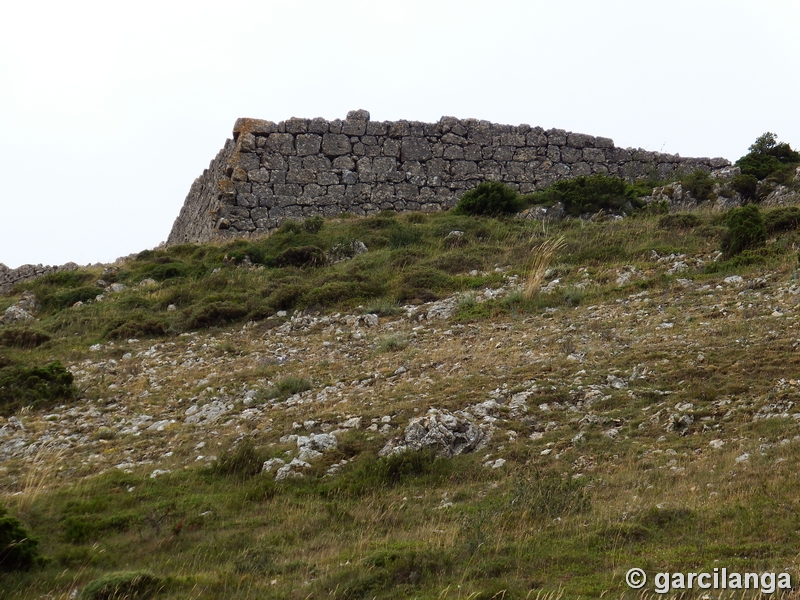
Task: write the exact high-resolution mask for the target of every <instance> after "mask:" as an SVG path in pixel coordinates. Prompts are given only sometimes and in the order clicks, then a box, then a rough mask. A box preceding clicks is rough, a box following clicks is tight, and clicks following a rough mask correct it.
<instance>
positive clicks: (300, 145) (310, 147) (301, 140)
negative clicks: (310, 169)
mask: <svg viewBox="0 0 800 600" xmlns="http://www.w3.org/2000/svg"><path fill="white" fill-rule="evenodd" d="M321 144H322V137H320V136H319V135H317V134H316V133H301V134H300V135H298V136H297V139H296V140H295V145H296V146H297V155H298V156H308V155H309V154H317V153H318V152H319V149H320V145H321Z"/></svg>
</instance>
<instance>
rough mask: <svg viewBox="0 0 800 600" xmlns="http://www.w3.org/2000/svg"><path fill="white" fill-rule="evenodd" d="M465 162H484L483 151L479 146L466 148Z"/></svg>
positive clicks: (472, 145)
mask: <svg viewBox="0 0 800 600" xmlns="http://www.w3.org/2000/svg"><path fill="white" fill-rule="evenodd" d="M464 159H465V160H483V149H482V148H481V147H480V146H479V145H478V144H467V145H466V146H464Z"/></svg>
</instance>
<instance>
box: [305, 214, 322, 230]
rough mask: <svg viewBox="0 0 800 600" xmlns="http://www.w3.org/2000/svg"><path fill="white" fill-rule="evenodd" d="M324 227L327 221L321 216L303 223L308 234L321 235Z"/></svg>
mask: <svg viewBox="0 0 800 600" xmlns="http://www.w3.org/2000/svg"><path fill="white" fill-rule="evenodd" d="M323 225H325V219H323V218H322V217H320V216H319V215H317V216H314V217H310V218H308V219H306V220H305V221H303V231H307V232H308V233H319V232H320V230H321V229H322V226H323Z"/></svg>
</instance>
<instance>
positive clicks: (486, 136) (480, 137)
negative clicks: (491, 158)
mask: <svg viewBox="0 0 800 600" xmlns="http://www.w3.org/2000/svg"><path fill="white" fill-rule="evenodd" d="M467 140H469V142H470V143H471V144H477V145H478V146H489V145H490V144H491V143H492V130H491V127H490V126H489V125H487V124H483V123H480V124H475V125H473V126H472V127H470V128H469V133H468V134H467Z"/></svg>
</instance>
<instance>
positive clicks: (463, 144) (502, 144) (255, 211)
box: [167, 110, 730, 245]
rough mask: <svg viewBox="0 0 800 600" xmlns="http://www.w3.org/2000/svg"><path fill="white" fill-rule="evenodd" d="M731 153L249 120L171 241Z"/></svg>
mask: <svg viewBox="0 0 800 600" xmlns="http://www.w3.org/2000/svg"><path fill="white" fill-rule="evenodd" d="M729 164H730V163H729V161H727V160H725V159H724V158H713V159H709V158H681V157H680V156H678V155H671V154H662V153H659V152H648V151H645V150H634V149H630V148H628V149H623V148H617V147H615V146H614V142H613V141H612V140H610V139H608V138H603V137H594V136H591V135H584V134H581V133H571V132H567V131H564V130H562V129H549V130H547V131H545V130H544V129H542V128H541V127H531V126H529V125H518V126H512V125H496V124H493V123H489V122H487V121H478V120H475V119H462V120H459V119H456V118H454V117H442V119H441V120H440V121H439V122H438V123H420V122H415V121H396V122H393V121H384V122H376V121H371V120H370V118H369V113H368V112H367V111H365V110H356V111H351V112H350V113H348V115H347V118H346V119H345V120H344V121H342V120H339V119H337V120H334V121H326V120H325V119H321V118H316V119H298V118H292V119H289V120H287V121H284V122H281V123H272V122H270V121H262V120H258V119H239V120H237V121H236V125H235V126H234V129H233V140H228V141H227V142H226V144H225V146H224V148H223V149H222V150H221V151H220V152H219V154H218V155H217V157H216V158H215V159H214V160H213V161H212V162H211V165H210V166H209V168H208V169H207V170H206V171H204V173H203V175H202V176H201V177H199V178H198V179H196V180H195V182H194V184H193V185H192V188H191V190H190V192H189V195H188V197H187V198H186V201H185V203H184V206H183V209H182V210H181V213H180V215H179V216H178V218H177V220H176V221H175V224H174V225H173V228H172V232H171V233H170V235H169V238H168V240H167V244H168V245H172V244H179V243H184V242H203V241H207V240H210V239H213V238H217V237H228V236H242V235H249V234H260V233H266V232H268V231H270V230H272V229H275V228H276V227H277V226H278V225H280V223H281V222H282V221H284V220H286V219H302V218H306V217H310V216H313V215H323V216H333V215H337V214H341V213H344V212H350V213H354V214H357V215H367V214H372V213H376V212H379V211H382V210H394V211H398V212H402V211H438V210H445V209H448V208H451V207H453V206H455V204H456V203H457V202H458V198H459V197H460V196H461V194H463V192H464V191H465V190H467V189H470V188H472V187H474V186H476V185H477V184H478V183H480V182H481V181H486V180H491V181H502V182H504V183H507V184H509V185H511V186H514V187H515V188H517V189H518V190H519V191H520V192H521V193H527V192H531V191H535V190H537V189H541V188H543V187H546V186H548V185H550V184H552V183H553V182H555V181H557V180H559V179H564V178H568V177H577V176H579V175H590V174H592V173H608V174H611V175H619V176H622V177H626V178H629V179H635V178H637V177H641V176H644V175H653V174H657V175H658V176H659V177H661V178H666V177H667V176H669V175H670V174H672V173H674V172H675V171H677V170H682V171H693V170H695V169H705V170H711V169H715V168H720V167H724V166H727V165H729Z"/></svg>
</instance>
